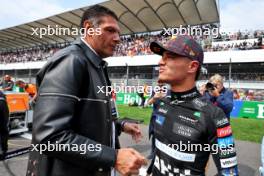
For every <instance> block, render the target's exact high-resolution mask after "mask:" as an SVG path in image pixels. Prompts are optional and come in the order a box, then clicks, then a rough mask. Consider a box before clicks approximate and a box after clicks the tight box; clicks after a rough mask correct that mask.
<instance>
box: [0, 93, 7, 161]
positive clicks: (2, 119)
mask: <svg viewBox="0 0 264 176" xmlns="http://www.w3.org/2000/svg"><path fill="white" fill-rule="evenodd" d="M8 121H9V110H8V106H7V102H6V96H5V95H4V93H3V92H2V91H0V160H2V159H4V158H5V155H6V152H7V149H8Z"/></svg>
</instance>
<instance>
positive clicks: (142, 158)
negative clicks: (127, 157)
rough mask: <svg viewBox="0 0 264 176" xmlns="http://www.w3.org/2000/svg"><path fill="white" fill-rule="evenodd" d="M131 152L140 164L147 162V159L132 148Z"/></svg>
mask: <svg viewBox="0 0 264 176" xmlns="http://www.w3.org/2000/svg"><path fill="white" fill-rule="evenodd" d="M133 154H134V155H135V156H136V157H137V158H138V161H139V162H140V164H141V165H146V164H147V163H148V162H147V159H146V158H145V157H144V156H142V155H141V154H140V153H139V152H137V151H136V150H133Z"/></svg>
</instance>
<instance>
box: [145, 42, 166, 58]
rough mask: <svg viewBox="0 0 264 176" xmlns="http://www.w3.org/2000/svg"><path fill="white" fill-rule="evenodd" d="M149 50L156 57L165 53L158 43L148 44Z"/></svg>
mask: <svg viewBox="0 0 264 176" xmlns="http://www.w3.org/2000/svg"><path fill="white" fill-rule="evenodd" d="M149 47H150V50H151V51H152V52H153V53H155V54H158V55H161V56H162V55H163V53H164V51H166V49H165V48H164V47H163V46H162V45H161V44H160V43H158V42H151V43H150V46H149Z"/></svg>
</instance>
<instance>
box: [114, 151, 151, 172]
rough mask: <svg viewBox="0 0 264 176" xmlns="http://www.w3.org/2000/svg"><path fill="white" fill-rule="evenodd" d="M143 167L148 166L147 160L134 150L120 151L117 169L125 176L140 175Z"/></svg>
mask: <svg viewBox="0 0 264 176" xmlns="http://www.w3.org/2000/svg"><path fill="white" fill-rule="evenodd" d="M142 165H147V160H146V158H145V157H143V156H142V155H141V154H140V153H138V152H137V151H136V150H134V149H130V148H123V149H119V150H118V153H117V159H116V164H115V169H116V170H117V171H118V172H119V173H120V174H121V175H123V176H130V175H132V174H135V175H138V174H139V169H140V167H141V166H142Z"/></svg>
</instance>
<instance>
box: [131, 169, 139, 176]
mask: <svg viewBox="0 0 264 176" xmlns="http://www.w3.org/2000/svg"><path fill="white" fill-rule="evenodd" d="M138 174H139V169H134V170H131V171H130V176H132V175H138Z"/></svg>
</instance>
